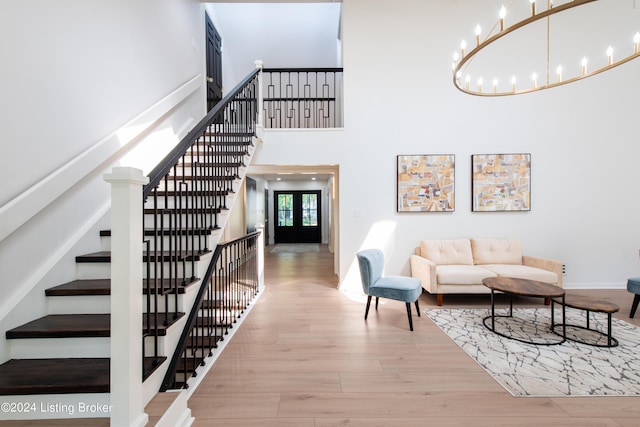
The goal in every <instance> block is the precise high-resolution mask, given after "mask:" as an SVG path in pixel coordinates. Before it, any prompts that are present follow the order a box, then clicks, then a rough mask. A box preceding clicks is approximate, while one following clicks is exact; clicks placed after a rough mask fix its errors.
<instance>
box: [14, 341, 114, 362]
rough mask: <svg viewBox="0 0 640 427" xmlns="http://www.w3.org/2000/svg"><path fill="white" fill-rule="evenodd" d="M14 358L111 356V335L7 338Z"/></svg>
mask: <svg viewBox="0 0 640 427" xmlns="http://www.w3.org/2000/svg"><path fill="white" fill-rule="evenodd" d="M7 342H8V343H9V345H10V348H11V358H12V359H38V358H42V357H43V352H44V354H46V357H56V358H58V357H59V358H72V357H109V355H110V344H109V337H87V338H20V339H11V340H7Z"/></svg>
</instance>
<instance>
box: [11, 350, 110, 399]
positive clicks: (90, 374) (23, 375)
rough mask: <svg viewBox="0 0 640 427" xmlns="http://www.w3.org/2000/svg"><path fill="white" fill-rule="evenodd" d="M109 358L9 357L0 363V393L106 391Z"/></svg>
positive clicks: (107, 387) (107, 390) (107, 389)
mask: <svg viewBox="0 0 640 427" xmlns="http://www.w3.org/2000/svg"><path fill="white" fill-rule="evenodd" d="M109 365H110V363H109V358H70V359H12V360H9V361H8V362H5V363H3V364H2V365H0V378H2V381H0V395H27V394H58V393H108V392H109Z"/></svg>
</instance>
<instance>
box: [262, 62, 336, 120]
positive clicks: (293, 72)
mask: <svg viewBox="0 0 640 427" xmlns="http://www.w3.org/2000/svg"><path fill="white" fill-rule="evenodd" d="M262 73H263V74H262V86H263V89H262V95H263V114H264V116H263V117H264V127H265V128H271V129H273V128H283V129H318V128H336V127H342V68H265V69H263V71H262Z"/></svg>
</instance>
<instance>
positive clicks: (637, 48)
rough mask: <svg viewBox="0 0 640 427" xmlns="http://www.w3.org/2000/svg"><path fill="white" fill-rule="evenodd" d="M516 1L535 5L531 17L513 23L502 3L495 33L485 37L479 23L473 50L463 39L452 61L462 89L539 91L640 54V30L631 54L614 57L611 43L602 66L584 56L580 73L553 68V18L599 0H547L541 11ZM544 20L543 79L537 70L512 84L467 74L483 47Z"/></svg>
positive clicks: (488, 92)
mask: <svg viewBox="0 0 640 427" xmlns="http://www.w3.org/2000/svg"><path fill="white" fill-rule="evenodd" d="M515 1H519V2H522V1H527V2H529V3H530V8H531V13H530V16H528V17H526V18H524V19H522V20H520V21H517V22H515V23H513V24H511V25H509V23H508V9H507V8H506V7H505V6H502V7H501V8H500V10H499V12H498V17H499V21H498V22H497V23H496V25H495V26H494V29H493V30H492V31H497V32H495V34H491V32H490V33H489V34H488V35H487V36H486V38H485V39H484V40H483V39H482V28H481V26H480V25H478V26H476V28H475V39H476V40H475V46H474V47H473V48H471V49H470V50H467V43H466V41H465V40H463V41H462V43H461V44H460V49H459V50H458V51H455V52H454V54H453V64H452V70H453V83H454V85H455V86H456V87H457V88H458V89H459V90H461V91H462V92H464V93H467V94H470V95H478V96H507V95H518V94H523V93H530V92H535V91H539V90H543V89H549V88H552V87H557V86H562V85H565V84H568V83H572V82H576V81H578V80H582V79H585V78H587V77H591V76H594V75H596V74H600V73H602V72H604V71H608V70H610V69H612V68H615V67H617V66H618V65H622V64H624V63H626V62H629V61H631V60H632V59H634V58H637V57H638V56H640V32H636V33H635V35H631V39H632V40H633V45H632V47H630V48H629V49H628V52H629V54H628V55H627V56H621V57H620V58H619V59H617V58H614V49H613V47H612V46H609V47H608V48H607V49H606V51H605V52H604V55H603V59H602V64H603V65H601V66H599V67H598V68H596V67H589V62H588V58H587V57H586V56H584V57H582V60H581V62H580V65H581V67H580V69H581V72H578V74H576V75H570V76H565V75H563V66H562V64H555V65H554V67H555V69H554V70H551V67H552V64H551V61H550V55H549V49H550V47H549V46H550V41H549V39H550V35H549V33H550V17H551V16H552V15H555V14H558V13H560V12H564V11H567V10H570V9H572V8H575V7H578V6H583V5H586V4H587V3H592V2H595V1H598V0H569V1H567V2H566V3H563V4H561V5H554V2H553V0H546V3H547V7H546V9H544V10H541V11H537V10H536V0H513V1H512V4H513V2H515ZM543 19H546V24H547V26H546V28H547V29H546V33H547V40H546V50H547V52H546V78H544V77H543V78H542V79H541V78H539V76H538V75H537V74H536V73H532V74H531V79H530V80H529V81H528V82H527V81H526V79H525V80H524V81H522V80H521V81H518V78H517V77H516V76H515V75H513V76H512V77H511V79H510V81H509V83H508V84H504V83H503V84H501V85H500V84H499V81H498V79H497V78H494V79H493V80H492V81H491V82H490V83H491V84H490V85H484V86H483V83H484V80H483V77H482V76H477V77H475V81H473V82H472V76H471V74H468V73H466V70H467V67H468V65H469V64H470V63H471V61H472V60H473V59H474V58H475V57H476V56H479V55H478V54H479V53H480V52H481V51H482V50H483V49H485V48H486V47H487V46H489V45H491V44H492V43H494V42H496V41H497V40H499V39H501V38H503V37H505V36H507V35H508V34H511V33H513V32H515V31H517V30H519V29H522V28H523V27H525V26H527V25H529V24H532V23H534V22H537V21H540V20H543ZM621 50H622V49H621ZM553 71H555V74H554V73H553Z"/></svg>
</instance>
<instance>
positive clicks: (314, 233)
mask: <svg viewBox="0 0 640 427" xmlns="http://www.w3.org/2000/svg"><path fill="white" fill-rule="evenodd" d="M274 199H275V200H274V212H275V215H274V216H275V217H276V223H275V226H274V231H275V233H274V240H275V243H321V236H322V235H321V224H322V216H321V209H320V191H275V192H274Z"/></svg>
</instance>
